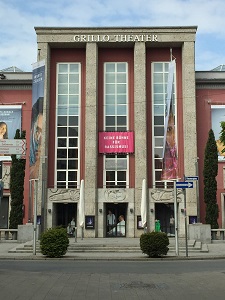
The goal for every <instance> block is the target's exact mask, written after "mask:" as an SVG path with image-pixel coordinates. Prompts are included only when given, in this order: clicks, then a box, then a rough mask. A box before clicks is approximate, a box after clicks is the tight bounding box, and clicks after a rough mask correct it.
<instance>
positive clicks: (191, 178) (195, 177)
mask: <svg viewBox="0 0 225 300" xmlns="http://www.w3.org/2000/svg"><path fill="white" fill-rule="evenodd" d="M185 180H193V181H194V180H198V176H186V177H185Z"/></svg>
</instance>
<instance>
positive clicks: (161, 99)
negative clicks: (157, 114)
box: [154, 94, 165, 105]
mask: <svg viewBox="0 0 225 300" xmlns="http://www.w3.org/2000/svg"><path fill="white" fill-rule="evenodd" d="M154 103H155V104H163V105H164V103H165V94H154Z"/></svg>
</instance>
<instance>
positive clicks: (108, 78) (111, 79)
mask: <svg viewBox="0 0 225 300" xmlns="http://www.w3.org/2000/svg"><path fill="white" fill-rule="evenodd" d="M105 80H106V82H107V83H115V74H113V73H111V74H110V73H108V74H106V78H105Z"/></svg>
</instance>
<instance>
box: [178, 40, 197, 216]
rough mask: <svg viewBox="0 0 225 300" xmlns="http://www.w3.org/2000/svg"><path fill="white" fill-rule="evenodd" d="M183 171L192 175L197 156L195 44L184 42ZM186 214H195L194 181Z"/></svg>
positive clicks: (187, 193)
mask: <svg viewBox="0 0 225 300" xmlns="http://www.w3.org/2000/svg"><path fill="white" fill-rule="evenodd" d="M182 58H183V61H182V66H183V67H182V74H183V77H182V80H183V81H182V85H183V126H184V132H183V134H184V173H185V176H194V175H196V174H195V172H196V170H195V161H196V158H197V134H196V95H195V44H194V41H192V42H184V44H183V48H182ZM186 196H187V214H188V215H197V197H196V183H195V182H194V188H189V189H187V191H186Z"/></svg>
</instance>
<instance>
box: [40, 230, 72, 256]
mask: <svg viewBox="0 0 225 300" xmlns="http://www.w3.org/2000/svg"><path fill="white" fill-rule="evenodd" d="M68 246H69V239H68V236H67V232H66V229H65V228H62V227H56V228H50V229H48V230H47V231H45V232H43V233H42V234H41V238H40V248H41V253H42V254H43V255H46V256H48V257H62V256H63V255H65V254H66V252H67V248H68Z"/></svg>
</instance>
